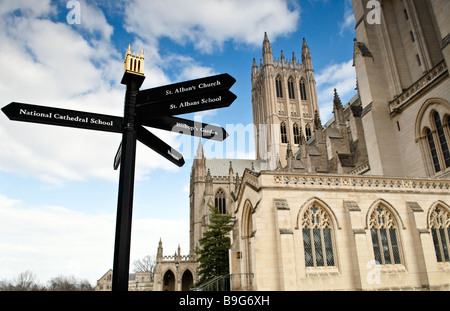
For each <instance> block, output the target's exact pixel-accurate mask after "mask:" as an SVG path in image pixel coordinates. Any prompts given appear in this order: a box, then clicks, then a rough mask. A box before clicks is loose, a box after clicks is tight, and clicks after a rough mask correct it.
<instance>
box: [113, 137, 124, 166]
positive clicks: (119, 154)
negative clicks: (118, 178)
mask: <svg viewBox="0 0 450 311" xmlns="http://www.w3.org/2000/svg"><path fill="white" fill-rule="evenodd" d="M120 161H122V142H120V145H119V149H117V153H116V156H115V157H114V165H113V167H114V170H115V171H116V170H117V169H118V168H119V166H120Z"/></svg>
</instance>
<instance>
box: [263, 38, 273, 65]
mask: <svg viewBox="0 0 450 311" xmlns="http://www.w3.org/2000/svg"><path fill="white" fill-rule="evenodd" d="M263 62H264V65H272V64H273V54H272V46H271V44H270V41H269V37H268V36H267V32H265V33H264V41H263Z"/></svg>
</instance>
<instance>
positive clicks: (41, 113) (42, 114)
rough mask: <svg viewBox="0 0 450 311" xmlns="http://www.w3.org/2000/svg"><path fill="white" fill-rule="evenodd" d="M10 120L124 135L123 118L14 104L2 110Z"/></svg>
mask: <svg viewBox="0 0 450 311" xmlns="http://www.w3.org/2000/svg"><path fill="white" fill-rule="evenodd" d="M2 111H3V112H4V113H5V114H6V116H7V117H8V118H9V119H10V120H14V121H24V122H32V123H41V124H49V125H59V126H67V127H75V128H82V129H87V130H96V131H106V132H114V133H122V131H123V118H121V117H115V116H109V115H103V114H97V113H89V112H84V111H75V110H68V109H60V108H54V107H45V106H37V105H30V104H22V103H17V102H12V103H10V104H9V105H7V106H5V107H3V108H2Z"/></svg>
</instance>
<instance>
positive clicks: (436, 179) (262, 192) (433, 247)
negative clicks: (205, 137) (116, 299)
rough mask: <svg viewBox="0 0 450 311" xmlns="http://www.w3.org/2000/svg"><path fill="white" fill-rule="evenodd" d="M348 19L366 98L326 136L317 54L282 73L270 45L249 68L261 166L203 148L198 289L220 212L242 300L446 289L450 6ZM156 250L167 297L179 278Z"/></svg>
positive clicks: (195, 197) (304, 53) (197, 196)
mask: <svg viewBox="0 0 450 311" xmlns="http://www.w3.org/2000/svg"><path fill="white" fill-rule="evenodd" d="M371 2H377V3H381V6H379V12H378V13H379V14H380V16H379V19H378V20H377V22H375V23H374V22H373V21H372V20H370V19H369V18H368V15H369V14H370V13H372V12H371V10H372V9H373V7H372V6H371V5H369V4H370V3H371ZM352 5H353V11H354V15H355V20H356V28H355V30H356V35H357V38H356V39H355V40H354V42H353V45H354V54H353V61H354V68H355V70H356V74H357V81H355V85H357V90H356V92H355V96H354V97H353V98H352V99H351V100H350V101H349V102H348V103H344V104H343V103H342V102H341V100H340V98H339V94H338V91H339V90H335V91H334V94H330V99H332V102H333V103H332V105H333V113H334V116H333V117H332V118H331V120H328V121H327V122H326V123H324V124H323V123H322V121H321V119H320V113H319V107H318V101H317V91H316V85H315V80H314V69H313V57H312V56H311V52H310V49H309V47H308V45H307V41H306V40H305V39H303V42H302V47H301V62H299V61H298V60H297V59H296V56H295V54H294V53H292V58H291V59H290V60H288V59H286V58H285V56H284V54H283V52H281V58H280V59H274V56H273V53H272V47H271V44H270V41H269V36H268V35H267V34H265V35H264V39H263V46H262V60H261V61H260V63H259V64H257V62H256V60H253V64H252V67H251V80H252V90H251V92H252V107H253V120H254V125H255V143H256V159H254V160H240V159H208V158H205V156H204V153H203V149H202V145H201V143H200V144H199V146H198V150H197V154H196V157H195V159H194V163H193V166H192V170H191V177H190V178H191V180H190V248H191V255H189V256H188V257H186V261H189V263H190V269H191V270H193V271H191V270H190V271H191V274H192V275H190V276H189V277H192V278H193V279H196V271H195V269H194V268H193V263H194V260H193V258H191V257H192V256H194V255H193V250H194V249H196V248H197V247H198V246H199V244H198V240H199V239H200V238H201V236H202V235H203V233H204V232H205V230H207V226H208V219H209V208H208V205H213V206H216V207H217V208H218V209H219V211H220V212H222V213H229V214H231V215H232V216H233V219H234V226H233V230H232V231H231V232H230V236H231V241H232V245H231V249H230V274H231V277H230V284H231V288H232V289H233V290H392V289H393V290H406V289H410V290H429V289H432V290H434V289H443V290H449V289H450V180H449V177H450V149H449V143H450V78H449V71H448V64H450V20H449V19H448V16H450V2H449V1H448V0H401V1H398V0H380V1H368V0H352ZM160 247H161V254H160V256H159V257H161V258H160V261H159V262H158V270H157V271H158V275H157V276H158V278H160V280H159V282H160V283H161V282H164V277H165V276H166V274H167V273H169V272H170V273H172V274H175V272H173V271H169V270H170V269H171V268H169V266H170V265H167V268H165V266H164V260H162V258H163V256H162V246H161V245H160ZM176 256H179V257H180V254H179V253H178V255H177V254H175V256H174V258H175V257H176ZM180 258H181V257H180ZM172 266H173V265H172ZM180 275H181V273H180ZM180 277H181V276H180ZM156 278H157V277H156V276H155V282H157V279H156ZM179 288H180V289H181V285H180V286H179ZM161 289H162V287H161Z"/></svg>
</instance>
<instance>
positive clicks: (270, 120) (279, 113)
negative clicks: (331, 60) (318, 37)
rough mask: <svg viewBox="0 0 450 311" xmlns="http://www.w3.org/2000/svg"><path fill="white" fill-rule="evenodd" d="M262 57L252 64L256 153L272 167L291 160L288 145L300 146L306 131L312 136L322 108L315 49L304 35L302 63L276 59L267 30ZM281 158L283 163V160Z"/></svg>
mask: <svg viewBox="0 0 450 311" xmlns="http://www.w3.org/2000/svg"><path fill="white" fill-rule="evenodd" d="M262 57H263V58H262V60H261V62H260V65H259V67H258V65H257V63H256V60H255V59H254V60H253V65H252V106H253V123H254V124H255V142H256V154H257V159H258V160H266V161H267V162H268V164H269V168H270V169H275V168H276V167H277V166H279V165H280V164H281V166H285V165H286V163H287V160H286V155H287V154H288V145H291V146H294V149H295V150H298V148H299V146H300V143H301V137H302V135H305V138H306V140H308V139H309V138H311V136H312V133H313V128H314V113H315V111H319V106H318V103H317V91H316V82H315V80H314V70H313V66H312V60H311V52H310V50H309V47H308V45H307V43H306V40H305V39H303V45H302V53H301V58H302V63H299V62H297V60H296V57H295V53H292V59H291V60H288V59H286V58H285V56H284V53H283V51H281V57H280V59H274V58H273V53H272V46H271V44H270V41H269V38H268V36H267V33H265V34H264V41H263V48H262ZM280 162H281V163H280Z"/></svg>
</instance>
